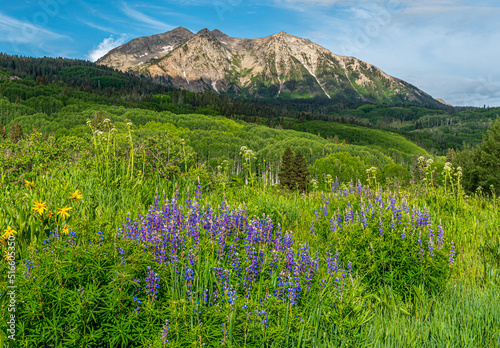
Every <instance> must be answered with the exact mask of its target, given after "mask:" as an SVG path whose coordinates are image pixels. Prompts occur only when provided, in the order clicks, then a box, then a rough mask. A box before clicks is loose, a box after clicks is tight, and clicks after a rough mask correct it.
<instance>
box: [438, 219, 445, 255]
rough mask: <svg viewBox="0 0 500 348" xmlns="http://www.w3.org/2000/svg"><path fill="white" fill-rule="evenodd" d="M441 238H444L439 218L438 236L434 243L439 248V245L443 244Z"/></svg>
mask: <svg viewBox="0 0 500 348" xmlns="http://www.w3.org/2000/svg"><path fill="white" fill-rule="evenodd" d="M443 239H444V232H443V226H442V225H441V220H439V225H438V237H437V243H436V244H437V246H438V248H439V249H441V247H442V246H443Z"/></svg>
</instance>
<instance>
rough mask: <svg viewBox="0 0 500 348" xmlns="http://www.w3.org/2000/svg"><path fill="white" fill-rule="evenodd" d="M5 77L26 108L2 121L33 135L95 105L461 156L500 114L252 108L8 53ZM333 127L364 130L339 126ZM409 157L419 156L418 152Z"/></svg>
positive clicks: (308, 103) (0, 65) (1, 67)
mask: <svg viewBox="0 0 500 348" xmlns="http://www.w3.org/2000/svg"><path fill="white" fill-rule="evenodd" d="M0 73H1V75H0V77H1V79H0V82H1V83H2V88H3V90H2V96H4V97H6V98H7V99H8V100H9V102H10V103H18V106H9V108H6V107H4V109H3V111H2V114H1V115H2V116H1V117H2V119H1V122H2V123H3V124H4V125H5V126H7V128H9V124H10V123H11V122H13V121H14V118H17V117H21V116H23V117H24V118H23V120H22V122H21V120H16V122H21V123H24V125H25V126H26V127H28V129H30V127H32V126H30V125H29V123H30V122H31V123H33V122H32V121H29V120H33V119H34V118H33V117H25V116H32V115H35V114H37V113H42V114H46V115H47V116H51V115H52V114H56V113H57V114H58V115H54V116H51V117H50V118H47V117H42V119H41V120H40V125H39V126H40V127H41V129H44V131H47V132H56V131H58V130H59V129H62V128H66V129H68V127H70V128H71V127H72V126H74V125H77V124H82V123H81V120H82V119H80V123H78V122H76V123H74V122H73V121H68V122H69V123H65V124H64V125H62V123H61V125H62V126H61V125H57V123H58V122H59V121H57V120H55V119H56V118H57V117H59V116H60V115H59V114H60V113H61V112H62V114H64V113H66V112H68V111H69V110H72V109H71V108H67V106H69V105H74V104H78V105H80V106H79V108H78V109H74V108H73V110H82V108H85V107H84V106H83V105H82V104H85V105H90V104H92V105H94V106H96V105H108V106H122V107H126V108H133V109H147V110H154V111H156V112H164V111H169V112H172V113H175V114H190V113H196V114H205V115H221V116H225V117H227V118H232V119H234V120H243V121H245V122H250V123H256V124H259V125H260V124H263V125H266V126H268V127H272V128H284V129H295V130H301V131H306V132H311V133H313V134H315V135H318V134H319V135H320V136H322V137H324V138H327V137H332V138H334V136H335V135H338V136H339V137H340V139H341V141H342V140H343V139H344V138H346V139H347V141H348V142H349V143H351V144H357V145H372V146H380V147H381V148H383V149H384V150H383V151H386V152H387V150H388V149H390V148H393V149H396V150H399V151H401V150H400V146H399V145H396V143H397V141H400V140H397V141H396V142H395V143H393V145H394V146H390V145H389V146H388V142H387V139H385V140H381V139H380V138H379V137H378V136H374V134H385V135H384V138H386V137H387V136H389V135H388V134H389V133H377V132H372V133H370V132H369V130H368V129H366V128H379V129H385V130H389V132H392V133H397V134H400V135H402V136H404V137H406V138H407V139H410V140H412V141H413V142H415V143H416V144H417V145H418V146H420V147H421V148H424V149H425V150H426V151H428V152H430V153H433V154H437V155H445V154H446V152H447V150H448V149H450V148H453V149H456V150H457V149H461V148H462V146H463V144H464V143H466V144H469V145H473V146H475V145H477V144H478V143H479V142H480V140H481V137H482V134H484V132H485V130H486V129H487V128H488V127H489V125H490V124H491V121H492V120H493V119H494V118H495V117H496V115H497V114H498V113H499V111H500V109H499V108H491V109H490V108H484V109H463V108H462V109H458V108H451V107H447V106H443V107H442V108H441V109H426V108H423V107H417V106H410V107H405V106H403V105H402V106H400V107H389V106H386V105H363V106H359V107H358V108H357V109H349V108H348V107H356V106H358V105H343V104H338V103H334V102H332V101H328V100H325V99H324V98H320V99H311V100H288V101H284V100H274V101H272V100H267V101H261V102H249V101H245V100H241V99H233V98H229V97H226V96H221V95H218V94H216V93H212V92H205V93H192V92H186V91H182V90H177V89H173V88H170V87H167V86H166V81H163V80H162V79H161V78H157V79H155V80H152V79H150V78H146V77H144V76H140V75H133V74H126V73H122V72H118V71H114V70H113V69H110V68H108V67H105V66H100V65H95V64H93V63H90V62H88V61H83V60H68V59H62V58H57V59H54V58H41V59H36V58H26V57H17V56H9V55H6V54H0ZM17 78H19V79H17ZM32 98H34V99H32ZM3 103H4V104H5V102H3ZM4 104H2V105H4ZM25 107H28V108H25ZM97 108H98V107H94V109H97ZM14 110H15V111H14ZM7 115H8V116H7ZM14 116H15V117H14ZM35 118H36V117H35ZM299 121H300V122H299ZM308 121H323V122H313V123H309V122H308ZM47 122H49V123H50V122H52V125H51V126H48V125H47ZM54 122H55V123H54ZM71 122H73V123H71ZM331 122H336V123H343V124H345V125H358V126H362V127H364V128H361V127H350V126H343V127H339V126H338V125H336V124H335V123H331ZM330 123H331V124H330ZM44 127H45V128H44ZM332 127H333V128H334V130H332ZM60 132H63V130H61V131H60ZM58 134H62V133H58ZM368 134H370V135H368ZM394 139H396V138H394ZM397 139H401V138H399V137H398V138H397ZM402 152H408V151H407V150H404V151H402ZM417 152H420V151H417ZM408 153H409V154H414V153H415V151H409V152H408Z"/></svg>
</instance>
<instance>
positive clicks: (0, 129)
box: [0, 123, 7, 140]
mask: <svg viewBox="0 0 500 348" xmlns="http://www.w3.org/2000/svg"><path fill="white" fill-rule="evenodd" d="M0 137H2V139H4V140H5V139H7V132H6V131H5V127H4V126H3V125H2V124H1V123H0Z"/></svg>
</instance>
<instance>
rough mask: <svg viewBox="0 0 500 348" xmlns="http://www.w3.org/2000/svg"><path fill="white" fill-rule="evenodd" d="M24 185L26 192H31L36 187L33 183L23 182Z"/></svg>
mask: <svg viewBox="0 0 500 348" xmlns="http://www.w3.org/2000/svg"><path fill="white" fill-rule="evenodd" d="M24 183H25V184H26V188H27V189H28V190H33V189H34V188H35V187H36V185H35V181H29V180H24Z"/></svg>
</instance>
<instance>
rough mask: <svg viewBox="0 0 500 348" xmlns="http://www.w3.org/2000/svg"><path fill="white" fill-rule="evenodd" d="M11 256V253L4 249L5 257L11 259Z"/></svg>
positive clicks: (6, 259) (7, 259)
mask: <svg viewBox="0 0 500 348" xmlns="http://www.w3.org/2000/svg"><path fill="white" fill-rule="evenodd" d="M9 257H10V253H9V252H8V251H7V250H4V254H3V259H4V260H5V261H9Z"/></svg>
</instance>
